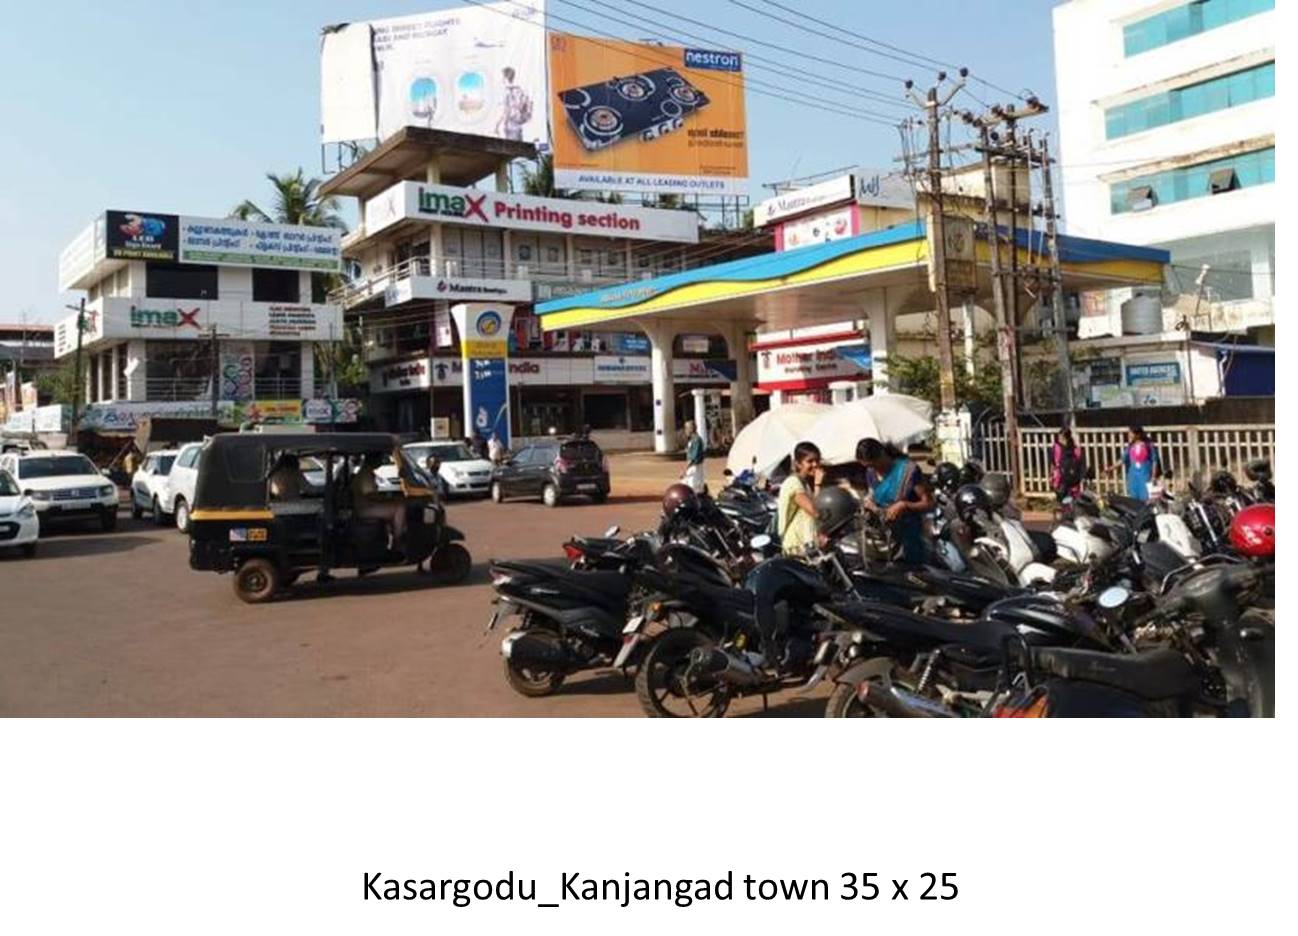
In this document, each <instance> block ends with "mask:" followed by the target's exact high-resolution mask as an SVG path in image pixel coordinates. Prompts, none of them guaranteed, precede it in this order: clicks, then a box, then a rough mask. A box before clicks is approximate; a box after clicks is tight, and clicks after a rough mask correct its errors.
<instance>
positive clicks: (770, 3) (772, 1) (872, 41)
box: [730, 0, 1023, 100]
mask: <svg viewBox="0 0 1298 936" xmlns="http://www.w3.org/2000/svg"><path fill="white" fill-rule="evenodd" d="M730 2H731V3H734V4H736V5H737V6H742V7H745V8H746V9H750V10H752V9H753V8H752V7H748V6H747V5H746V4H743V3H740V2H738V0H730ZM760 2H762V3H765V4H766V5H767V6H772V7H775V8H776V9H779V10H783V11H784V12H786V13H792V14H794V15H795V16H800V17H802V18H803V19H806V20H810V21H811V22H813V23H817V24H819V25H821V26H825V27H827V28H829V29H833V30H836V31H838V32H841V33H846V34H847V35H849V36H853V37H855V38H857V39H860V40H861V41H862V42H867V43H869V44H871V45H875V46H879V47H881V48H884V49H891V50H892V51H893V52H900V53H901V54H902V55H907V56H911V57H913V58H915V59H919V60H920V61H923V62H927V63H929V64H930V65H936V66H938V67H940V68H950V69H953V70H954V69H955V68H957V67H958V66H956V65H953V64H951V63H950V62H943V61H941V60H939V59H935V58H930V57H929V56H927V55H923V54H921V53H919V52H910V51H908V50H906V49H903V48H901V47H900V46H895V45H892V44H890V43H887V42H884V41H883V40H881V39H874V38H871V37H870V36H867V35H865V34H864V33H859V32H856V31H855V30H851V29H848V28H847V27H846V26H842V25H839V24H838V23H831V22H828V21H827V20H823V19H819V18H818V17H815V16H812V15H811V14H810V13H808V12H806V11H805V10H795V9H794V8H793V7H789V6H785V5H784V4H783V3H777V2H775V0H760ZM753 12H755V13H759V14H761V15H762V16H771V18H772V19H778V17H774V16H772V15H771V14H769V13H764V12H763V11H761V10H753ZM781 22H787V21H785V20H781ZM790 25H792V26H796V28H798V29H805V27H803V26H802V25H800V24H797V23H790ZM831 38H835V39H837V38H838V37H831ZM838 41H841V40H838ZM865 51H867V52H869V51H874V50H871V49H866V50H865ZM874 54H876V55H883V54H884V53H882V52H877V51H875V52H874ZM888 57H889V58H894V56H888ZM898 61H900V59H898ZM969 77H970V78H972V79H973V80H974V81H977V82H978V83H979V84H981V85H985V86H986V87H988V88H991V89H992V90H993V91H999V92H1001V93H1002V94H1008V95H1010V96H1011V97H1014V98H1018V99H1019V100H1023V95H1021V94H1018V93H1016V92H1014V91H1010V90H1008V89H1006V88H1002V87H1000V86H998V85H994V84H992V83H991V82H990V81H988V80H987V79H986V78H982V77H979V76H978V75H976V74H972V73H971V74H970V75H969ZM974 100H977V98H976V97H975V98H974Z"/></svg>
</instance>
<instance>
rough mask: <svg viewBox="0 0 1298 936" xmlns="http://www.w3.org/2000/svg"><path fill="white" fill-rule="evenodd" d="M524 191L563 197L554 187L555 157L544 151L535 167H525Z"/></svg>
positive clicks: (531, 193)
mask: <svg viewBox="0 0 1298 936" xmlns="http://www.w3.org/2000/svg"><path fill="white" fill-rule="evenodd" d="M523 193H524V194H526V195H542V196H545V197H548V198H553V197H555V196H559V197H562V195H561V194H560V193H559V192H556V191H555V188H554V157H553V156H551V155H550V154H549V153H544V154H542V155H541V158H540V159H538V160H537V161H536V168H535V169H527V168H524V169H523Z"/></svg>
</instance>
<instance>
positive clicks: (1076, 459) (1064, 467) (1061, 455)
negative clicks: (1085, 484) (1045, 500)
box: [1050, 428, 1086, 504]
mask: <svg viewBox="0 0 1298 936" xmlns="http://www.w3.org/2000/svg"><path fill="white" fill-rule="evenodd" d="M1085 477H1086V457H1085V455H1083V454H1082V447H1081V446H1080V445H1078V444H1077V442H1076V441H1075V440H1074V439H1073V431H1072V430H1071V429H1068V428H1064V429H1060V430H1059V431H1058V432H1057V433H1055V441H1054V444H1053V445H1051V446H1050V489H1051V490H1052V491H1054V492H1055V498H1056V499H1057V500H1058V501H1059V503H1061V504H1062V503H1064V502H1065V501H1068V500H1071V499H1072V498H1074V497H1076V496H1077V495H1078V494H1080V493H1082V481H1083V479H1084V478H1085Z"/></svg>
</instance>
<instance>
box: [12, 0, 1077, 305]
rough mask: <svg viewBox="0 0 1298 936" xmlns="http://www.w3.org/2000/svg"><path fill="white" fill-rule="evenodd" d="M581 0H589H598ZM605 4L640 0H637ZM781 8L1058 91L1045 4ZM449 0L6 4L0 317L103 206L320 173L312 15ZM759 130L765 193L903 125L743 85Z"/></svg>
mask: <svg viewBox="0 0 1298 936" xmlns="http://www.w3.org/2000/svg"><path fill="white" fill-rule="evenodd" d="M577 2H581V3H583V4H584V5H587V6H596V5H597V2H596V0H577ZM611 2H616V3H617V4H618V5H619V6H623V7H628V8H629V7H632V6H633V5H634V3H633V0H611ZM645 2H648V3H652V4H653V5H654V6H656V7H660V8H662V9H668V10H674V11H677V12H679V13H681V14H682V15H685V16H689V17H691V18H693V19H697V20H702V21H706V22H709V23H713V24H715V25H716V26H718V27H720V28H723V29H729V30H731V31H733V32H738V33H743V34H745V35H748V36H752V37H754V38H758V39H763V40H766V41H769V42H775V43H779V44H781V45H785V46H789V47H792V48H794V49H797V50H799V51H800V52H803V53H805V54H810V55H815V56H821V57H824V58H834V59H841V60H843V61H845V62H848V63H853V64H857V65H859V66H860V67H863V68H871V69H876V70H878V71H882V72H893V71H899V72H902V73H906V74H910V73H914V77H915V78H916V79H917V80H924V79H931V77H932V76H931V74H928V75H926V74H923V73H920V72H916V71H915V70H914V69H911V68H907V67H905V66H902V65H898V64H897V63H895V62H890V61H888V60H887V59H884V58H878V57H876V56H872V55H868V54H866V53H864V52H859V51H854V50H852V49H850V48H848V47H846V46H844V45H841V44H839V43H836V42H833V41H831V40H829V39H823V38H818V37H815V36H811V35H807V34H806V33H803V32H799V31H797V30H795V29H793V28H792V27H790V26H785V25H782V24H780V23H776V22H773V21H771V20H769V19H766V18H764V17H761V16H758V15H757V14H754V13H750V12H748V11H746V10H743V9H740V8H738V7H736V6H734V5H732V4H731V3H729V2H726V0H645ZM745 2H747V3H750V4H751V5H754V6H761V4H760V3H756V2H755V0H745ZM783 2H786V3H787V5H788V6H790V7H793V8H795V9H800V10H803V11H805V12H806V13H807V14H808V15H811V16H816V17H818V18H820V19H823V20H826V21H829V22H832V23H840V24H843V25H844V26H847V27H849V28H851V29H854V30H855V31H857V32H859V33H863V34H866V35H868V36H871V37H873V38H877V39H880V40H882V41H885V42H887V43H889V44H891V45H894V46H899V47H902V48H905V49H908V50H913V51H916V52H920V53H922V54H924V55H926V56H929V57H931V58H934V59H938V60H941V61H948V62H953V63H956V64H967V65H968V66H969V67H970V68H971V69H972V70H973V71H974V72H975V74H978V75H982V76H984V77H986V78H987V79H988V80H990V81H992V82H994V83H996V84H999V85H1002V86H1004V87H1006V88H1011V89H1020V88H1023V87H1030V88H1032V89H1033V90H1034V91H1036V92H1037V93H1038V94H1039V95H1040V96H1041V97H1042V99H1043V100H1044V101H1046V102H1047V103H1052V102H1053V100H1054V73H1053V67H1052V54H1051V34H1050V8H1051V5H1052V4H1051V3H1050V2H1048V0H968V2H962V0H905V2H877V0H783ZM457 5H460V4H457V3H456V2H454V0H318V2H292V0H186V2H180V3H177V2H174V0H173V2H167V3H162V2H158V3H152V2H149V3H146V2H135V0H115V2H111V3H109V2H104V0H45V2H39V3H24V4H21V5H20V6H16V7H14V8H13V9H11V10H10V11H9V15H8V17H7V19H6V24H5V29H4V30H3V31H0V77H3V83H2V84H0V87H3V88H4V89H5V93H4V94H2V95H0V128H3V142H2V143H0V180H3V181H2V182H0V256H2V257H3V258H4V261H5V265H6V270H7V272H6V275H5V277H4V282H5V287H6V288H5V291H4V296H3V298H2V299H0V320H16V319H18V318H19V316H20V315H21V314H22V313H23V312H24V311H25V312H26V313H27V315H28V316H29V318H30V319H31V320H33V321H51V320H53V319H54V318H56V317H57V316H58V315H59V314H61V311H62V305H63V302H64V301H71V298H72V297H71V296H63V297H60V295H59V292H58V287H57V262H58V254H59V251H60V250H61V249H62V247H63V246H64V245H65V244H66V243H67V242H68V241H70V240H71V239H72V237H73V236H74V235H75V234H76V233H77V232H78V231H79V230H80V229H81V228H82V227H84V226H85V225H86V224H87V223H89V221H90V220H91V218H92V217H93V215H94V213H95V212H96V211H97V210H102V209H104V208H107V207H115V208H141V209H153V210H159V211H168V210H171V211H182V212H186V213H192V214H207V215H217V216H220V215H224V214H225V213H226V212H227V211H228V210H229V209H230V207H231V206H232V205H234V204H235V203H236V202H238V201H239V200H241V199H243V198H247V197H252V198H254V199H257V200H265V199H266V198H267V187H266V184H265V182H264V180H263V176H264V174H265V173H266V172H267V171H268V170H276V171H285V170H291V169H294V168H296V167H297V166H303V167H305V168H306V169H307V170H308V172H313V173H315V174H319V172H320V147H319V142H318V140H319V131H318V128H319V64H318V52H319V31H320V27H321V26H322V25H324V24H328V23H339V22H347V21H356V20H364V19H373V18H378V17H384V16H394V15H400V14H404V13H414V12H420V11H424V10H430V9H439V8H449V7H454V6H457ZM549 9H550V12H551V13H552V14H558V15H560V16H564V17H569V18H571V19H573V20H578V21H581V22H590V23H594V22H595V18H594V17H592V16H591V15H590V14H589V13H585V12H582V11H579V10H576V9H573V8H571V7H567V6H565V4H563V3H562V2H560V0H549ZM768 9H769V8H768ZM639 12H640V13H641V14H643V15H647V16H656V14H653V13H648V12H646V11H645V10H643V9H641V10H639ZM780 15H785V14H780ZM553 25H554V26H555V27H556V28H560V29H565V30H569V31H574V32H580V31H582V30H580V29H576V28H574V27H573V26H571V25H570V24H565V23H553ZM808 25H812V26H814V24H808ZM683 30H688V31H691V32H700V31H701V30H700V29H699V27H695V26H692V25H688V24H685V23H679V24H677V26H676V27H675V28H674V27H673V26H671V25H666V26H659V31H661V32H667V33H671V34H676V33H677V32H678V31H683ZM601 31H604V32H608V33H615V34H619V35H626V36H629V37H633V38H637V37H642V36H645V35H646V34H647V32H648V31H647V30H645V31H641V32H636V31H635V30H633V29H627V28H623V27H620V26H616V25H614V24H609V23H605V24H604V26H603V28H602V30H601ZM716 40H717V41H716V42H715V45H716V46H718V47H727V46H730V47H738V48H740V49H741V50H743V51H749V52H754V53H758V54H764V55H768V56H770V57H774V58H780V59H791V57H790V56H787V55H785V54H784V53H781V52H775V51H772V50H770V49H763V48H762V47H760V46H756V45H751V46H750V45H747V44H746V43H744V42H741V41H738V40H733V39H727V38H724V37H720V36H718V37H716ZM689 44H694V45H697V44H698V43H697V42H694V41H692V40H691V41H690V43H689ZM806 67H809V68H811V69H812V70H814V71H820V72H823V73H826V74H833V75H836V76H839V77H840V78H841V79H842V80H844V81H850V82H854V83H855V82H859V83H861V84H863V85H866V86H869V87H873V88H877V89H878V90H880V91H883V92H886V93H892V92H894V91H895V92H897V93H900V89H899V88H897V87H896V86H895V85H893V84H892V83H890V82H888V81H885V80H883V79H876V78H870V77H867V76H864V75H859V74H852V73H849V72H847V71H843V70H841V69H835V68H834V67H833V66H828V65H824V64H819V63H810V62H809V63H806ZM765 77H766V79H767V80H771V77H772V76H770V75H767V76H765ZM971 87H972V89H973V91H974V92H975V93H976V94H977V95H978V96H979V97H982V98H983V99H984V100H987V101H993V100H996V99H998V98H997V97H996V96H995V92H991V91H988V89H986V88H985V87H982V86H980V85H977V84H974V85H972V86H971ZM792 93H794V94H795V95H809V94H811V93H813V89H811V88H809V87H807V86H800V87H798V88H797V90H795V91H793V92H792ZM824 93H826V94H829V95H831V96H832V95H833V92H824ZM989 95H992V96H989ZM837 97H839V98H840V99H841V95H839V96H837ZM999 98H1000V99H1004V95H1000V96H999ZM969 103H970V106H974V102H973V101H972V100H970V102H969ZM858 107H871V108H873V105H867V104H865V103H861V104H858ZM748 129H749V139H750V154H749V169H750V174H751V177H752V182H751V188H750V196H752V197H753V198H754V200H757V198H760V197H761V194H762V192H763V191H764V190H763V189H761V183H763V182H768V181H772V180H776V179H781V178H786V177H788V176H789V175H791V174H797V175H804V174H808V173H813V172H819V171H824V170H829V169H834V168H837V167H840V166H847V165H851V164H856V163H859V164H866V165H889V164H890V162H891V160H892V159H893V158H894V157H895V156H896V155H897V150H898V139H897V133H896V131H895V130H889V129H888V128H886V127H882V126H876V125H873V124H869V123H864V122H860V121H857V120H853V119H849V118H839V117H835V116H832V115H829V114H826V113H823V112H820V111H815V110H811V109H809V108H803V107H799V106H798V105H796V104H793V103H789V102H786V101H782V100H776V99H772V98H769V97H765V96H762V95H759V94H754V93H752V91H751V90H750V91H749V94H748Z"/></svg>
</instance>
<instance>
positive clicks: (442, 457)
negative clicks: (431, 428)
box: [406, 442, 477, 463]
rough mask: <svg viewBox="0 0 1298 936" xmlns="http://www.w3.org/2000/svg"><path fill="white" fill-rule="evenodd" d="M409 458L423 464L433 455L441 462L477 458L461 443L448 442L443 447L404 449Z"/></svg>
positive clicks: (425, 446) (421, 446)
mask: <svg viewBox="0 0 1298 936" xmlns="http://www.w3.org/2000/svg"><path fill="white" fill-rule="evenodd" d="M406 451H407V452H408V453H409V454H410V457H411V458H413V459H415V460H416V461H418V462H421V463H422V462H425V461H427V460H428V456H429V455H435V456H436V457H437V460H438V461H441V462H457V461H473V460H474V459H475V458H476V457H477V456H475V455H474V454H473V453H472V452H470V451H469V447H468V446H467V445H465V444H464V443H463V442H450V443H446V444H444V445H420V446H412V447H411V448H408V449H406Z"/></svg>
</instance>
